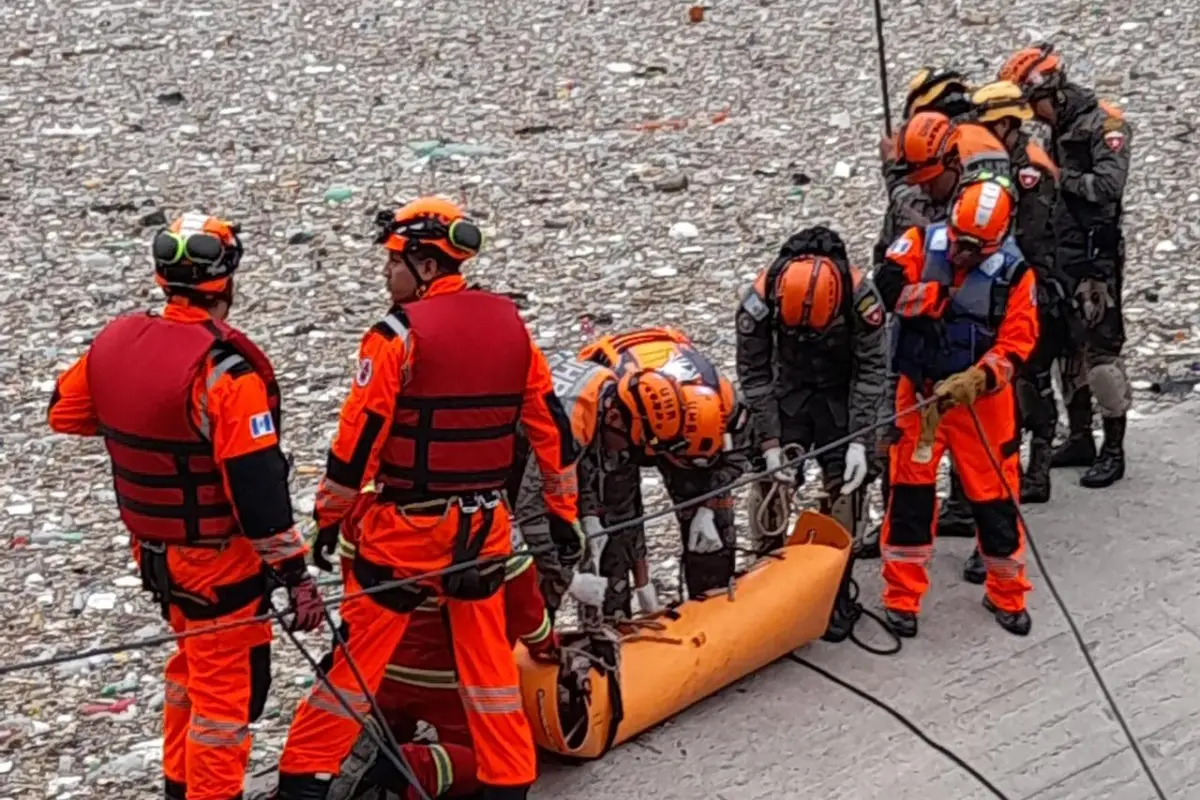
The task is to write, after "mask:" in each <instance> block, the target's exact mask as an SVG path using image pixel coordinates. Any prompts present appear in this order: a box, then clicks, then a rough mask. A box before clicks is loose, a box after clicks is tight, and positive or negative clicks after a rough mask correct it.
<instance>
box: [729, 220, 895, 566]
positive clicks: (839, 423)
mask: <svg viewBox="0 0 1200 800" xmlns="http://www.w3.org/2000/svg"><path fill="white" fill-rule="evenodd" d="M736 320H737V372H738V382H739V384H740V386H741V389H742V392H743V393H744V394H745V397H746V403H747V405H748V406H749V407H750V411H751V415H752V418H753V422H754V430H755V433H756V438H757V439H758V444H759V448H760V449H761V451H762V454H763V458H764V460H765V462H766V467H767V469H775V468H777V467H779V466H781V465H782V464H783V463H784V461H785V458H784V455H783V449H782V448H783V447H784V446H786V445H793V444H794V445H799V446H800V447H802V448H804V449H806V450H807V449H811V448H813V447H822V446H825V445H827V444H829V443H830V442H833V441H836V440H838V439H841V438H843V437H845V436H847V435H849V434H850V433H851V432H853V431H860V430H863V429H866V428H870V427H871V426H872V425H873V424H874V422H875V419H876V416H877V414H878V411H877V408H878V405H879V403H880V401H881V399H882V397H883V394H884V391H885V383H886V381H887V354H886V349H885V343H884V338H883V337H884V309H883V302H882V300H881V299H880V297H879V293H878V292H876V291H875V287H874V284H872V283H871V281H870V280H867V279H866V277H865V276H864V274H863V273H862V271H861V270H859V269H858V268H856V267H852V266H851V265H850V261H849V257H848V255H847V253H846V246H845V244H844V243H843V242H842V239H841V237H840V236H838V234H837V233H835V232H834V231H832V230H829V229H828V228H823V227H814V228H806V229H805V230H802V231H800V232H799V233H796V234H794V235H793V236H791V237H790V238H789V239H788V240H787V242H785V243H784V245H783V246H782V247H781V248H780V251H779V256H778V257H777V258H776V259H775V261H774V262H773V263H772V264H771V266H769V267H768V268H767V269H765V270H763V271H762V272H760V273H759V274H758V277H757V278H755V280H754V283H753V284H752V285H751V286H750V287H749V288H748V289H747V290H746V292H745V294H744V296H743V298H742V303H741V305H740V306H739V307H738V310H737V314H736ZM873 446H874V433H873V431H872V432H871V433H870V434H867V435H865V436H864V437H863V438H862V440H860V441H855V442H852V443H850V444H848V445H847V446H846V447H844V448H838V449H835V450H831V451H829V452H827V453H825V454H823V455H821V456H818V461H819V463H820V465H821V473H822V476H823V482H824V488H825V491H826V492H827V493H828V494H829V499H828V500H827V501H826V506H825V507H824V508H822V511H823V512H824V513H827V514H832V515H833V516H834V517H835V518H836V519H837V520H838V522H840V523H841V524H842V526H843V527H845V528H846V530H847V531H849V532H850V533H851V534H852V535H855V536H856V538H857V535H858V533H859V531H858V527H859V524H860V522H861V516H862V510H863V506H864V503H863V497H862V492H861V491H860V487H861V486H862V485H863V482H864V481H865V479H866V477H867V451H868V447H873ZM801 480H803V474H802V473H800V474H797V472H796V470H795V469H794V468H785V469H783V470H780V471H778V472H775V473H774V481H775V482H777V483H780V484H783V485H784V486H785V487H787V488H786V491H788V492H791V491H793V490H794V488H795V486H796V484H797V482H798V481H801ZM770 488H771V482H770V481H768V482H765V483H759V484H755V486H754V487H753V489H752V491H751V497H752V502H751V508H752V511H751V515H750V517H751V524H750V527H751V530H752V531H754V533H755V534H756V536H755V539H756V541H755V549H756V550H758V551H760V552H768V551H770V550H775V549H777V548H779V547H782V546H783V540H784V533H785V528H786V523H787V520H773V521H772V523H771V525H770V527H771V528H772V529H773V530H771V531H763V530H761V529H760V528H759V525H758V518H759V516H760V515H759V514H758V513H757V512H756V510H755V509H754V506H755V505H757V503H756V502H755V500H757V502H758V503H761V502H762V499H763V498H764V497H766V495H767V494H768V492H769V490H770Z"/></svg>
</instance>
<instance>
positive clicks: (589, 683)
mask: <svg viewBox="0 0 1200 800" xmlns="http://www.w3.org/2000/svg"><path fill="white" fill-rule="evenodd" d="M850 549H851V537H850V535H849V534H848V533H847V532H846V530H845V528H843V527H842V526H841V525H839V524H838V523H837V522H836V521H835V520H833V519H832V518H830V517H828V516H825V515H823V514H817V513H815V512H813V511H805V512H804V513H803V514H801V515H800V519H799V520H798V521H797V522H796V526H795V528H794V529H793V530H792V534H791V536H790V537H788V541H787V543H786V544H785V545H784V546H783V547H782V548H780V549H779V550H776V551H775V552H773V553H771V554H769V555H767V556H764V557H762V558H760V559H759V560H758V561H757V562H755V563H754V564H753V565H751V567H750V568H749V569H748V570H747V571H746V572H744V573H743V574H741V575H739V576H738V577H737V579H736V580H735V583H734V586H733V588H732V590H714V591H711V592H709V593H707V594H706V595H704V596H702V597H698V598H694V599H691V600H688V601H687V602H684V603H681V604H680V605H678V606H675V607H674V608H671V609H669V610H666V611H662V612H659V613H658V614H654V615H650V616H643V617H637V618H635V619H634V620H632V621H630V622H629V623H627V624H626V623H622V624H621V625H620V626H619V629H618V630H617V631H616V632H615V635H614V634H613V633H612V632H609V633H608V635H607V636H605V635H602V634H583V633H574V634H571V633H568V634H565V635H564V637H563V644H564V652H565V653H566V655H565V657H564V664H562V665H554V664H542V663H538V662H536V661H534V660H533V659H531V658H530V657H529V655H528V653H527V652H525V650H524V648H522V647H520V646H519V645H518V647H517V651H516V655H517V663H518V665H519V666H520V669H521V693H522V695H523V698H524V704H525V713H526V714H527V715H528V716H529V720H530V723H531V724H532V727H533V735H534V739H535V740H536V741H537V744H538V746H540V747H541V748H543V749H544V750H547V751H549V752H550V753H554V754H557V755H559V756H564V757H567V758H570V759H574V760H583V761H587V760H593V759H597V758H600V757H601V756H603V755H604V754H605V753H607V752H608V751H609V750H610V749H611V748H613V747H615V746H617V745H619V744H622V743H624V742H627V741H629V740H630V739H632V738H633V737H635V736H637V735H638V734H640V733H642V732H643V731H646V730H648V729H649V728H652V727H654V726H655V725H657V724H659V723H660V722H662V721H663V720H665V719H667V718H669V717H671V716H673V715H675V714H678V713H679V712H680V711H683V710H684V709H686V708H688V707H689V706H692V705H694V704H695V703H698V702H699V701H701V700H703V699H704V698H706V697H708V696H709V695H712V694H715V693H716V692H718V691H720V690H721V689H723V688H725V687H726V686H728V685H730V684H731V683H734V682H735V681H737V680H739V679H741V678H743V677H745V676H746V675H749V674H751V673H752V672H755V671H756V670H759V669H762V668H763V667H765V666H767V665H768V664H770V663H772V662H773V661H776V660H777V659H779V658H782V657H783V656H785V655H786V654H787V653H789V652H791V651H792V650H794V649H796V648H797V647H800V646H801V645H803V644H806V643H808V642H811V641H813V640H814V639H817V638H819V637H820V636H821V635H822V634H823V633H824V632H825V630H826V628H827V626H828V624H829V616H830V613H831V612H832V610H833V602H834V599H835V596H836V595H837V590H838V586H839V585H840V583H841V580H842V576H843V573H844V572H845V569H846V565H847V562H848V561H849V558H850ZM573 654H574V657H573ZM572 661H574V663H572Z"/></svg>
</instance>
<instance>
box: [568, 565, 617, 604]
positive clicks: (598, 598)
mask: <svg viewBox="0 0 1200 800" xmlns="http://www.w3.org/2000/svg"><path fill="white" fill-rule="evenodd" d="M607 591H608V578H601V577H600V576H599V575H589V574H588V573H586V572H576V573H575V577H574V578H571V585H570V586H568V587H567V594H569V595H571V597H574V598H575V599H576V600H577V601H578V602H579V604H580V605H584V606H594V607H596V608H599V607H601V606H603V605H604V595H605V593H606V592H607Z"/></svg>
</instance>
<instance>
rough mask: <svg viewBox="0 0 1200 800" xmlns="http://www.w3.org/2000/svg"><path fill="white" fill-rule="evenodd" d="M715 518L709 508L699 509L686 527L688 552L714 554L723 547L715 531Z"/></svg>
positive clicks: (718, 534)
mask: <svg viewBox="0 0 1200 800" xmlns="http://www.w3.org/2000/svg"><path fill="white" fill-rule="evenodd" d="M716 520H717V516H716V514H714V513H713V510H712V509H711V508H708V507H707V506H704V507H701V508H700V510H699V511H697V512H696V516H694V517H692V524H691V525H690V526H689V527H688V552H691V553H715V552H717V551H718V550H720V549H721V548H722V547H724V546H725V544H724V542H722V541H721V534H720V533H719V532H718V531H717V521H716Z"/></svg>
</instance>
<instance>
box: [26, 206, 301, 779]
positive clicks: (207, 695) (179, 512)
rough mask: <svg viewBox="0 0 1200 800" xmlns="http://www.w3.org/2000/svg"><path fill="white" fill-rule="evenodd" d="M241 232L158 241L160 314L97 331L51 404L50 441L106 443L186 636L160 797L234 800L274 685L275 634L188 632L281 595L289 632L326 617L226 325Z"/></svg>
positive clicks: (125, 508)
mask: <svg viewBox="0 0 1200 800" xmlns="http://www.w3.org/2000/svg"><path fill="white" fill-rule="evenodd" d="M237 231H238V228H237V226H235V225H233V224H231V223H229V222H225V221H223V220H219V219H216V218H214V217H210V216H206V215H204V214H201V213H188V214H184V215H183V216H182V217H181V218H179V219H177V220H175V221H173V222H172V223H171V224H170V225H169V226H167V227H165V228H163V229H162V230H160V231H158V233H157V234H156V235H155V237H154V242H153V246H152V255H153V259H154V270H155V281H156V282H157V284H158V285H159V286H160V287H161V288H162V289H163V292H164V293H165V294H166V298H167V302H166V306H165V308H163V310H162V313H161V314H155V313H131V314H126V315H123V316H121V317H118V318H117V319H115V320H113V321H112V322H110V323H109V324H108V325H106V326H105V327H104V329H103V330H101V331H100V333H99V334H98V335H97V336H96V338H95V339H94V340H93V341H92V344H91V346H90V347H89V348H88V351H87V352H86V353H85V354H84V355H83V356H82V357H81V358H80V359H79V360H78V361H76V362H75V363H74V364H73V365H72V366H71V367H70V368H69V369H68V370H67V371H66V372H65V373H63V374H62V375H61V376H60V377H59V378H58V381H57V384H56V385H55V389H54V395H53V397H51V399H50V410H49V423H50V427H51V428H52V429H54V430H55V431H57V432H59V433H68V434H74V435H77V436H101V437H103V438H104V444H105V447H106V448H107V450H108V455H109V458H110V459H111V461H112V472H113V486H114V488H115V490H116V494H117V506H118V508H119V509H120V513H121V521H122V523H124V525H125V528H126V529H127V530H128V531H129V533H130V539H131V542H132V545H133V553H134V558H135V560H137V562H138V563H139V565H140V566H141V573H142V582H143V585H144V586H145V588H146V589H147V591H149V592H150V593H151V595H152V596H153V597H154V599H155V601H156V602H158V603H159V604H160V605H161V607H162V612H163V617H164V618H165V619H166V620H167V621H168V623H169V624H170V626H171V630H172V631H174V632H175V633H179V634H188V635H189V638H187V639H181V640H179V643H178V650H177V651H176V652H175V654H174V655H172V656H171V657H170V658H169V659H168V660H167V666H166V674H165V681H166V701H165V704H164V708H163V773H164V777H165V787H164V795H163V796H164V797H166V798H169V799H170V800H183V798H185V797H186V798H188V799H189V800H232V798H240V797H241V796H242V781H243V778H244V776H245V770H246V761H247V759H248V757H249V755H250V728H249V726H250V723H251V722H254V721H255V720H256V719H258V717H259V715H260V714H261V713H262V710H263V704H264V703H265V702H266V699H267V690H268V688H269V687H270V683H271V623H270V622H269V621H265V622H257V623H249V624H246V625H244V626H242V627H236V628H232V629H229V630H223V631H221V632H219V633H213V634H208V635H195V634H197V632H199V631H202V630H203V629H205V628H210V627H213V626H214V625H215V626H223V625H228V624H229V623H236V622H238V621H240V620H248V619H251V618H253V617H257V616H261V615H263V614H265V613H267V612H269V610H270V595H271V591H272V589H273V588H274V587H275V586H276V585H277V584H282V585H283V586H285V587H287V590H288V594H289V595H290V597H291V602H292V605H293V607H294V609H295V612H296V614H295V619H294V620H293V622H292V625H291V627H292V629H293V630H312V629H314V628H316V627H317V626H318V625H320V624H321V621H322V619H323V618H324V609H323V607H322V605H321V598H320V595H319V594H318V592H317V587H316V584H315V583H314V582H313V580H312V578H311V577H310V576H309V574H308V571H307V568H306V567H305V564H304V554H305V552H306V550H307V548H306V547H305V545H304V542H303V541H302V540H301V538H300V535H299V533H298V532H297V531H296V529H295V528H294V527H293V519H292V504H291V498H290V497H289V495H288V484H287V476H288V463H287V459H286V458H285V457H284V454H283V452H282V450H281V449H280V446H279V434H280V404H279V388H278V387H277V386H276V384H275V378H274V372H273V370H272V368H271V363H270V361H269V360H268V359H267V356H266V355H265V354H263V352H262V351H261V350H259V349H258V347H256V346H255V345H254V344H253V343H252V342H251V341H250V340H249V339H248V338H247V337H246V335H245V334H243V333H242V332H240V331H238V330H236V329H235V328H233V327H231V326H230V325H229V324H228V323H227V322H226V321H225V320H226V318H227V316H228V314H229V311H230V308H231V307H232V305H233V295H234V273H235V272H236V271H237V268H238V265H239V264H240V263H241V259H242V243H241V241H240V240H239V238H238V235H237Z"/></svg>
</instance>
